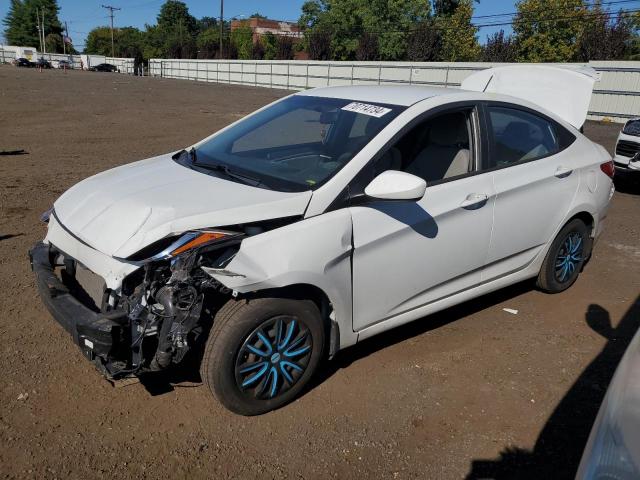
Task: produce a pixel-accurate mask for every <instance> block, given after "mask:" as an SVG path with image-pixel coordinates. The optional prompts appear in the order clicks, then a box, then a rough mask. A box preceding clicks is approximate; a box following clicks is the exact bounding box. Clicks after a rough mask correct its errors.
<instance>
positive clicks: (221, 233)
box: [127, 229, 244, 262]
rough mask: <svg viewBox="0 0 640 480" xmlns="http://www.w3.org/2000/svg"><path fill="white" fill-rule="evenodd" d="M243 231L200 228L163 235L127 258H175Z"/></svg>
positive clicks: (232, 237)
mask: <svg viewBox="0 0 640 480" xmlns="http://www.w3.org/2000/svg"><path fill="white" fill-rule="evenodd" d="M243 236H244V233H239V232H230V231H226V230H213V229H201V230H191V231H188V232H186V233H184V234H182V235H178V236H171V237H165V238H163V239H161V240H158V241H157V242H154V243H152V244H151V245H148V246H147V247H145V248H143V249H142V250H140V251H139V252H137V253H135V254H133V255H131V256H130V257H128V258H127V260H132V261H137V262H140V261H144V262H150V261H157V260H167V259H170V258H175V257H177V256H179V255H182V254H184V253H186V252H189V251H191V250H194V249H200V248H204V247H208V246H211V245H214V244H218V243H225V242H227V241H229V240H234V239H238V238H240V237H243Z"/></svg>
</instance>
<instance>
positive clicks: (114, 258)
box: [30, 66, 614, 415]
mask: <svg viewBox="0 0 640 480" xmlns="http://www.w3.org/2000/svg"><path fill="white" fill-rule="evenodd" d="M594 78H595V72H593V71H592V70H590V69H578V70H575V69H561V68H551V67H530V66H527V67H519V66H516V67H503V68H498V69H492V70H487V71H483V72H479V73H477V74H474V75H472V76H471V77H469V78H468V79H467V80H466V81H465V83H464V84H463V89H439V88H428V87H421V86H399V85H392V86H351V87H329V88H320V89H315V90H308V91H304V92H300V93H297V94H294V95H291V96H288V97H286V98H284V99H281V100H279V101H276V102H274V103H273V104H271V105H268V106H266V107H265V108H263V109H261V110H258V111H257V112H255V113H254V114H252V115H250V116H248V117H246V118H244V119H242V120H240V121H238V122H236V123H234V124H232V125H230V126H228V127H227V128H225V129H223V130H221V131H219V132H217V133H215V134H214V135H212V136H210V137H209V138H207V139H205V140H203V141H201V142H199V143H197V144H195V145H193V146H191V147H189V148H186V149H184V150H181V151H178V152H175V153H171V154H167V155H162V156H159V157H156V158H151V159H148V160H143V161H140V162H137V163H133V164H130V165H125V166H121V167H118V168H115V169H113V170H109V171H106V172H103V173H100V174H98V175H95V176H93V177H91V178H88V179H86V180H84V181H82V182H80V183H78V184H77V185H75V186H74V187H72V188H71V189H69V190H68V191H67V192H65V193H64V194H63V195H62V196H61V197H60V198H59V199H58V200H57V201H56V202H55V203H54V205H53V208H52V209H51V210H50V211H49V212H47V213H46V214H45V215H44V219H45V220H46V221H48V232H47V235H46V238H45V239H44V241H43V242H40V243H38V244H37V245H35V246H34V248H33V249H32V250H31V251H30V257H31V262H32V267H33V270H34V271H35V274H36V276H37V280H38V288H39V292H40V295H41V297H42V300H43V301H44V303H45V305H46V306H47V307H48V309H49V310H50V311H51V313H52V315H53V316H54V317H55V319H56V320H57V321H58V322H59V323H61V324H62V325H63V326H64V327H65V328H66V329H67V330H68V331H69V332H70V333H71V334H72V336H73V339H74V341H75V342H76V343H77V344H78V345H79V347H80V348H81V350H82V352H83V353H84V355H85V356H86V357H87V358H88V359H90V360H91V361H93V362H95V364H96V366H97V367H98V368H99V369H100V370H101V371H102V372H103V374H104V375H105V376H107V377H108V378H110V379H118V378H124V377H128V376H134V375H135V376H141V375H151V374H153V372H157V371H162V370H165V369H167V368H169V367H171V366H172V365H175V364H178V363H180V362H181V361H182V360H183V359H184V358H185V355H186V354H187V353H188V352H189V351H190V350H192V351H194V348H195V347H197V346H199V345H202V346H204V344H206V348H205V349H204V356H203V358H202V362H201V376H202V379H203V381H204V382H205V383H206V384H207V385H208V386H209V388H210V389H211V391H212V392H213V393H214V394H215V395H216V396H217V398H218V399H219V400H220V401H221V402H222V403H223V404H224V405H225V406H226V407H227V408H228V409H230V410H232V411H234V412H237V413H240V414H244V415H254V414H260V413H264V412H267V411H269V410H273V409H275V408H278V407H280V406H282V405H284V404H286V403H288V402H290V401H291V400H293V399H294V398H295V397H296V396H297V395H298V394H299V393H300V392H301V390H302V389H303V388H304V387H305V384H307V382H308V381H309V379H310V378H311V376H312V375H313V373H314V371H315V370H316V369H317V367H318V365H319V362H320V361H321V360H322V359H323V358H327V357H328V358H331V357H333V355H335V354H336V352H337V351H339V350H340V349H343V348H345V347H348V346H350V345H353V344H355V343H357V342H358V341H360V340H362V339H364V338H367V337H370V336H372V335H375V334H378V333H381V332H384V331H385V330H388V329H390V328H393V327H396V326H398V325H401V324H404V323H406V322H409V321H413V320H417V319H423V320H421V321H425V322H428V321H429V319H428V317H427V318H424V317H425V316H426V315H428V314H430V313H433V312H435V311H438V310H442V309H444V308H446V307H449V306H452V305H455V304H457V303H460V302H463V301H466V300H468V299H470V298H473V297H477V296H479V295H482V294H484V293H487V292H491V291H493V290H496V289H499V288H501V287H504V286H506V285H510V284H513V283H515V282H519V281H522V280H525V279H529V278H537V285H538V286H539V288H541V289H542V290H544V291H547V292H551V293H554V292H561V291H563V290H565V289H567V288H568V287H569V286H571V285H572V284H573V283H574V282H575V280H576V278H577V276H578V274H579V273H580V271H581V269H582V268H583V265H584V264H585V262H586V261H587V260H588V258H589V256H590V254H591V250H592V246H593V243H594V239H595V238H596V237H597V236H598V234H599V233H600V232H601V230H602V228H603V220H604V218H605V215H606V212H607V206H608V203H609V200H610V198H611V196H612V194H613V183H612V176H613V173H614V167H613V163H612V160H611V157H610V155H609V154H608V153H607V152H606V151H605V150H604V149H603V148H602V147H601V146H599V145H596V144H594V143H592V142H591V141H590V140H588V139H587V138H586V137H584V136H583V135H582V134H581V133H580V131H579V128H580V127H581V126H582V124H583V122H584V120H585V118H586V114H587V108H588V104H589V99H590V97H591V92H592V89H593V82H594Z"/></svg>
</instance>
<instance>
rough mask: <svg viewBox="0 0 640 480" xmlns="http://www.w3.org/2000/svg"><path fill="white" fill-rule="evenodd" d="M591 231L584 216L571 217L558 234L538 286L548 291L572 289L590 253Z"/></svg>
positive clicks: (555, 291)
mask: <svg viewBox="0 0 640 480" xmlns="http://www.w3.org/2000/svg"><path fill="white" fill-rule="evenodd" d="M590 245H591V239H590V238H589V230H588V228H587V226H586V225H585V224H584V222H583V221H582V220H580V219H574V220H571V221H570V222H569V223H567V224H566V225H565V226H564V227H563V228H562V230H560V232H559V233H558V235H557V236H556V238H555V240H554V241H553V243H552V244H551V248H549V252H547V256H546V257H545V259H544V262H543V263H542V268H541V269H540V273H539V274H538V281H537V285H538V287H540V288H541V289H542V290H544V291H545V292H548V293H559V292H562V291H564V290H566V289H567V288H569V287H570V286H571V285H573V283H574V282H575V281H576V279H577V278H578V275H579V274H580V272H581V271H582V267H583V265H584V263H585V261H586V259H587V258H588V256H589V254H590V251H589V250H590Z"/></svg>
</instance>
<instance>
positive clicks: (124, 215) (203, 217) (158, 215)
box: [54, 154, 311, 258]
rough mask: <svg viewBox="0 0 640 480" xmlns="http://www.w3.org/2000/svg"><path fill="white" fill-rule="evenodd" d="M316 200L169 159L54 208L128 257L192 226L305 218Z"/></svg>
mask: <svg viewBox="0 0 640 480" xmlns="http://www.w3.org/2000/svg"><path fill="white" fill-rule="evenodd" d="M310 199H311V192H310V191H306V192H299V193H287V192H277V191H272V190H267V189H263V188H257V187H252V186H249V185H243V184H241V183H236V182H232V181H229V180H225V179H223V178H218V177H215V176H212V175H207V174H204V173H200V172H197V171H194V170H191V169H189V168H187V167H184V166H182V165H179V164H177V163H176V162H175V161H173V159H172V158H171V155H169V154H168V155H163V156H160V157H155V158H150V159H148V160H143V161H140V162H136V163H132V164H129V165H124V166H121V167H118V168H114V169H112V170H107V171H106V172H102V173H99V174H98V175H95V176H93V177H90V178H87V179H86V180H83V181H82V182H80V183H78V184H76V185H75V186H73V187H71V188H70V189H69V190H67V191H66V192H65V193H64V194H63V195H62V196H61V197H60V198H59V199H58V200H57V201H56V202H55V204H54V209H55V215H56V217H57V218H58V220H59V221H60V223H62V225H63V226H64V227H65V229H66V230H68V231H69V232H70V233H71V234H73V235H74V236H75V237H77V238H78V239H80V240H81V241H83V242H84V243H86V244H88V245H89V246H91V247H93V248H95V249H96V250H99V251H101V252H103V253H105V254H107V255H111V256H116V257H122V258H125V257H128V256H130V255H132V254H134V253H135V252H137V251H138V250H140V249H141V248H143V247H145V246H146V245H149V244H150V243H152V242H154V241H156V240H159V239H161V238H163V237H165V236H167V235H170V234H176V233H182V232H184V231H186V230H189V229H194V228H207V227H223V226H226V225H234V224H239V223H249V222H255V221H260V220H268V219H272V218H282V217H288V216H294V215H302V214H304V212H305V210H306V208H307V205H308V203H309V200H310Z"/></svg>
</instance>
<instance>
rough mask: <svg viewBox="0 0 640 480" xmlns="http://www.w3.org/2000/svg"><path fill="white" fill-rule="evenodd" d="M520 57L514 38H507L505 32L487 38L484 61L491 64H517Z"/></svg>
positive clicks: (483, 53)
mask: <svg viewBox="0 0 640 480" xmlns="http://www.w3.org/2000/svg"><path fill="white" fill-rule="evenodd" d="M517 57H518V46H517V44H516V41H515V39H514V38H513V37H512V36H505V34H504V30H500V31H499V32H496V33H494V34H493V35H491V36H490V37H488V38H487V43H486V45H484V46H483V47H482V61H483V62H491V63H500V62H506V63H511V62H515V61H516V59H517Z"/></svg>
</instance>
